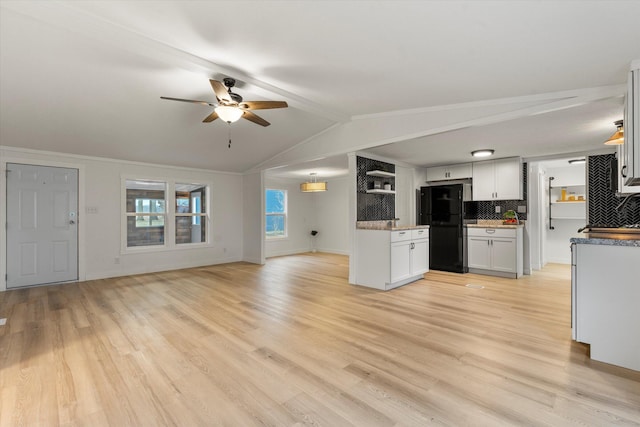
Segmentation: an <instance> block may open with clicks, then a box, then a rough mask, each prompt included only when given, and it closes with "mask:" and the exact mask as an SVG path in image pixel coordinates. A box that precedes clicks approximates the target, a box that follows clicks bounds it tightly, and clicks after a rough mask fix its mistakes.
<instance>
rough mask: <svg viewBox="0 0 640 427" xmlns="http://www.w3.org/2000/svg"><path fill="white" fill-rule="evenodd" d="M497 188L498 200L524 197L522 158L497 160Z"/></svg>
mask: <svg viewBox="0 0 640 427" xmlns="http://www.w3.org/2000/svg"><path fill="white" fill-rule="evenodd" d="M474 184H475V183H474ZM495 189H496V190H495V191H496V199H497V200H521V199H522V163H520V159H504V160H496V161H495Z"/></svg>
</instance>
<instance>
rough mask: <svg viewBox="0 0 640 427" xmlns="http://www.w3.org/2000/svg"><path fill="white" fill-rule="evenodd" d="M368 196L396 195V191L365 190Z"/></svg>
mask: <svg viewBox="0 0 640 427" xmlns="http://www.w3.org/2000/svg"><path fill="white" fill-rule="evenodd" d="M367 193H368V194H396V190H383V189H374V190H367Z"/></svg>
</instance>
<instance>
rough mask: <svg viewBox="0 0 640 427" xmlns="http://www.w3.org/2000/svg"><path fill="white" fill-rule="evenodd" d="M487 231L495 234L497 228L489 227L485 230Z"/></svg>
mask: <svg viewBox="0 0 640 427" xmlns="http://www.w3.org/2000/svg"><path fill="white" fill-rule="evenodd" d="M484 232H485V233H489V234H493V233H495V232H496V230H495V229H494V228H487V229H486V230H484Z"/></svg>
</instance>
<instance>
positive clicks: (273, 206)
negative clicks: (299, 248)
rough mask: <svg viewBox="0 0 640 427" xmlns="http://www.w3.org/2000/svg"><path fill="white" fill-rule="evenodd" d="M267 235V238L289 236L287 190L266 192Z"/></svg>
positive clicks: (269, 190) (268, 190)
mask: <svg viewBox="0 0 640 427" xmlns="http://www.w3.org/2000/svg"><path fill="white" fill-rule="evenodd" d="M265 228H266V230H265V235H266V237H267V239H272V238H278V237H287V191H286V190H271V189H267V190H266V192H265Z"/></svg>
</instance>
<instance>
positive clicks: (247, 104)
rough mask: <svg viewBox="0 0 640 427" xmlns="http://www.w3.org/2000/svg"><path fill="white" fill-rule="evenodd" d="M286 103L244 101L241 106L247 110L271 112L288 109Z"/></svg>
mask: <svg viewBox="0 0 640 427" xmlns="http://www.w3.org/2000/svg"><path fill="white" fill-rule="evenodd" d="M288 106H289V105H287V103H286V102H284V101H242V103H241V104H240V105H239V107H240V108H247V109H249V110H269V109H272V108H287V107H288Z"/></svg>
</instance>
